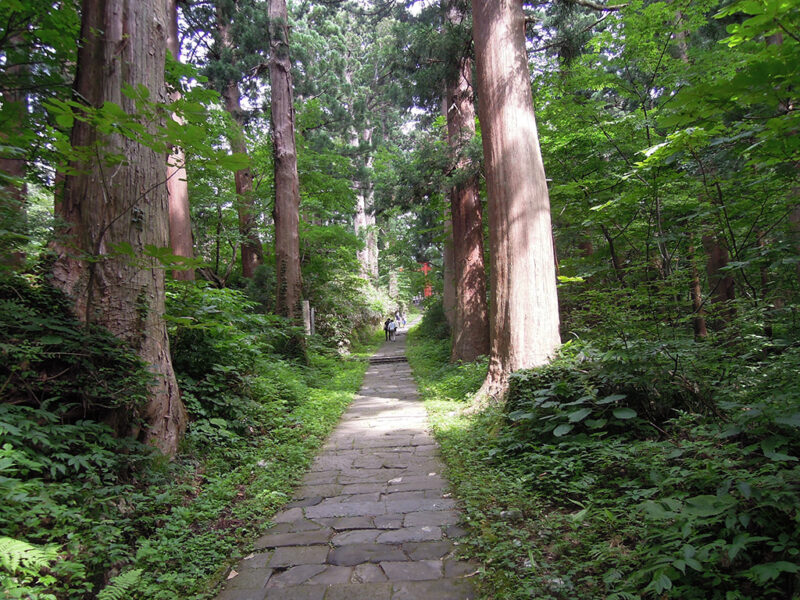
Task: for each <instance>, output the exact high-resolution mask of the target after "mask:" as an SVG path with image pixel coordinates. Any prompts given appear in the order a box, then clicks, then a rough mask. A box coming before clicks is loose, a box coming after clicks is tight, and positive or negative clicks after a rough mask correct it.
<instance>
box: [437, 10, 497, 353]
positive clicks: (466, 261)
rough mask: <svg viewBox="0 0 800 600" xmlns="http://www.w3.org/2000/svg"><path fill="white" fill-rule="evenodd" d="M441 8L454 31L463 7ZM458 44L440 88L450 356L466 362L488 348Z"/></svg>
mask: <svg viewBox="0 0 800 600" xmlns="http://www.w3.org/2000/svg"><path fill="white" fill-rule="evenodd" d="M446 10H447V15H446V16H447V22H448V25H449V26H450V28H451V30H452V31H453V32H458V31H459V29H460V28H461V26H462V23H463V21H464V17H465V13H466V7H465V6H464V5H463V0H449V1H448V2H447V8H446ZM461 48H462V52H461V53H460V54H458V55H456V57H455V58H456V64H455V65H454V67H455V68H454V69H453V70H452V71H451V72H450V74H449V75H450V76H449V77H448V79H447V85H446V90H445V107H446V115H445V116H446V117H447V141H448V144H449V146H450V150H451V152H452V153H453V155H454V157H455V160H456V164H455V166H456V167H457V168H458V169H459V172H458V174H457V176H456V184H455V186H454V187H453V189H452V190H450V194H449V195H450V218H451V220H452V239H453V264H454V271H455V273H454V275H455V287H456V309H455V312H454V323H453V327H452V331H453V345H452V352H451V356H450V358H451V360H453V361H458V360H463V361H466V362H469V361H472V360H475V359H476V358H477V357H478V356H481V355H486V354H489V308H488V306H487V305H486V271H485V266H484V261H483V210H482V207H481V198H480V194H479V191H478V175H477V173H470V172H469V170H470V167H471V165H470V160H469V158H468V157H467V156H466V154H465V151H464V148H465V146H466V145H467V144H468V143H469V142H470V140H471V139H472V137H473V136H474V135H475V105H474V103H473V97H474V95H473V88H472V59H471V58H470V56H469V54H468V53H467V47H466V44H463V38H462V45H461Z"/></svg>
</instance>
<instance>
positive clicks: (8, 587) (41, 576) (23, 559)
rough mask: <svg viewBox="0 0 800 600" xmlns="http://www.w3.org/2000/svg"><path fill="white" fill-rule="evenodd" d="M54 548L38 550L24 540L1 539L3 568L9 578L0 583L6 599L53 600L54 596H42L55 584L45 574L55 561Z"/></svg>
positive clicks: (6, 577) (56, 554)
mask: <svg viewBox="0 0 800 600" xmlns="http://www.w3.org/2000/svg"><path fill="white" fill-rule="evenodd" d="M57 556H58V551H57V549H56V547H55V546H53V545H50V546H35V545H33V544H29V543H27V542H24V541H22V540H16V539H13V538H9V537H2V536H0V567H2V569H3V571H4V572H5V573H6V576H4V577H3V578H2V580H0V592H3V594H4V597H5V598H20V599H21V598H31V599H33V600H39V599H41V600H54V599H55V596H53V595H52V594H48V593H40V590H43V589H46V588H47V586H48V585H50V584H51V583H52V582H53V581H54V579H55V578H54V577H52V575H49V574H47V572H46V570H47V569H48V568H49V567H50V565H51V564H52V563H53V561H55V560H56V558H57Z"/></svg>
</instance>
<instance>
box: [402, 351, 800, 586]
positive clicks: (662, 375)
mask: <svg viewBox="0 0 800 600" xmlns="http://www.w3.org/2000/svg"><path fill="white" fill-rule="evenodd" d="M410 344H411V347H410V351H409V356H410V361H411V364H412V368H413V369H414V372H415V375H416V376H417V377H418V378H419V379H420V380H421V384H422V385H421V387H422V390H423V393H424V395H425V397H426V398H427V402H428V408H429V411H430V412H431V416H432V419H433V421H434V427H435V431H436V434H437V439H439V441H440V442H441V443H442V448H443V452H444V456H445V459H446V462H447V464H448V469H449V473H450V475H451V478H452V479H453V480H454V483H455V487H456V492H457V494H458V495H459V497H460V498H461V499H462V500H463V501H464V502H465V510H466V515H467V518H468V522H469V523H470V525H471V528H470V535H469V537H468V538H467V539H466V540H465V546H466V547H465V549H464V552H465V554H466V555H468V556H471V557H472V558H478V559H480V560H482V562H483V563H484V564H485V565H486V572H485V574H484V579H483V583H482V586H483V588H482V591H483V593H484V594H485V595H486V596H487V597H492V598H498V599H499V598H529V597H531V596H534V597H537V598H553V599H562V598H563V599H566V598H575V597H580V598H619V599H621V598H643V597H657V598H697V599H700V598H710V599H717V598H719V599H726V600H727V599H729V598H763V599H766V598H775V599H777V598H788V597H793V596H794V595H796V594H797V591H798V588H797V585H798V583H797V578H796V573H797V570H798V569H797V564H798V561H799V560H800V558H799V557H800V547H799V546H798V544H797V540H798V539H800V531H798V527H797V523H798V520H797V519H798V514H800V513H799V512H798V511H800V504H799V503H798V501H797V497H798V491H800V468H798V466H797V465H798V460H797V457H798V456H800V431H799V430H798V427H799V426H800V421H798V415H800V412H798V411H799V410H800V395H799V394H798V392H797V390H796V386H795V384H794V383H793V375H788V374H787V372H788V373H792V374H794V373H796V372H797V369H798V366H799V365H798V361H799V360H800V354H798V353H797V351H796V349H795V348H788V349H785V350H782V351H780V352H777V353H774V352H768V353H764V354H755V355H752V354H751V355H749V356H746V357H743V358H739V359H738V361H736V362H733V361H734V358H732V357H731V356H730V355H728V356H726V357H724V359H725V360H727V361H729V363H731V364H729V367H730V370H731V373H729V374H728V376H727V377H725V378H717V379H711V377H719V371H718V370H710V371H709V370H708V369H707V367H708V362H705V363H704V362H703V361H718V360H720V358H721V357H720V356H718V355H716V354H714V353H711V354H710V355H709V356H703V354H704V353H705V352H707V351H708V347H707V346H706V345H702V344H701V345H695V346H694V348H692V347H687V346H683V347H677V348H676V347H674V346H673V347H670V346H668V345H667V346H664V347H663V348H662V349H661V352H662V354H663V356H662V358H661V359H659V358H658V357H657V355H656V354H657V353H655V352H651V353H648V352H647V347H646V346H645V347H642V346H633V347H630V348H628V349H627V350H624V348H617V349H616V350H612V351H610V352H607V353H598V352H596V351H595V350H593V349H592V348H591V346H588V345H586V344H584V345H578V344H574V343H573V344H570V345H568V346H567V347H566V348H565V350H564V352H563V353H562V356H561V357H560V358H559V359H558V360H557V361H555V362H554V363H553V364H552V365H550V366H547V367H542V368H540V369H536V370H531V371H521V372H518V373H516V374H514V376H513V377H512V381H513V383H512V386H511V392H510V394H509V398H508V402H507V404H506V405H505V406H503V407H490V408H488V409H486V410H484V411H483V412H480V413H476V414H471V415H464V414H461V413H460V412H459V411H458V406H459V404H460V402H461V397H462V394H463V392H462V391H460V390H459V391H456V389H457V387H456V386H455V385H454V381H453V380H451V381H450V382H449V383H448V382H447V381H448V378H449V377H450V374H451V372H452V371H451V369H452V368H453V367H452V366H449V365H447V364H446V360H447V357H448V355H447V352H446V349H445V348H444V345H443V344H441V343H440V342H436V341H434V340H427V339H425V338H423V337H421V336H418V335H412V336H411V337H410ZM738 351H739V349H737V352H738ZM695 352H696V354H693V353H695ZM676 355H677V358H678V359H679V360H678V361H677V363H676ZM668 357H669V358H668ZM660 360H665V361H666V360H671V361H672V362H671V364H672V366H673V369H672V371H668V370H667V368H666V366H665V364H663V363H661V362H660ZM437 361H438V365H439V366H438V368H437ZM698 363H699V364H698ZM676 364H677V365H678V366H679V367H680V368H676V367H675V365H676ZM693 364H694V365H697V366H696V367H695V368H694V369H690V368H687V367H685V366H681V365H693ZM461 368H462V369H463V368H464V367H461ZM690 373H691V374H692V376H693V377H695V379H694V380H693V381H692V380H690V379H689V378H688V376H689V374H690ZM703 374H705V376H703ZM464 379H467V378H462V382H463V381H464ZM712 384H713V385H712ZM479 385H480V379H478V378H475V379H474V380H473V381H472V384H471V389H472V390H475V389H477V387H478V386H479ZM620 390H623V391H624V392H626V393H625V395H623V393H621V392H620ZM700 390H705V391H704V392H702V393H701V394H700V395H699V396H698V393H699V391H700ZM698 398H702V402H698ZM662 402H663V404H664V406H658V405H659V404H661V403H662ZM634 412H636V413H637V414H636V415H634V414H633V413H634Z"/></svg>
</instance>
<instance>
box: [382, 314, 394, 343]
mask: <svg viewBox="0 0 800 600" xmlns="http://www.w3.org/2000/svg"><path fill="white" fill-rule="evenodd" d="M391 322H392V317H389V318H388V319H386V322H384V324H383V332H384V333H385V334H386V341H387V342H388V341H389V337H390V336H389V323H391Z"/></svg>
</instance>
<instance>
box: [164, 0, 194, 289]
mask: <svg viewBox="0 0 800 600" xmlns="http://www.w3.org/2000/svg"><path fill="white" fill-rule="evenodd" d="M167 17H168V18H169V33H168V35H167V50H169V51H170V53H171V54H172V58H174V59H175V60H176V61H179V60H180V57H181V46H180V39H179V37H178V2H177V0H167ZM180 98H181V93H180V92H179V91H178V90H173V91H172V92H170V100H172V101H173V102H175V101H177V100H180ZM172 118H173V119H175V121H176V122H177V123H178V124H179V125H180V124H182V119H181V118H180V117H179V116H177V115H175V114H173V115H172ZM185 161H186V158H185V156H184V153H183V149H182V148H180V147H178V146H175V147H173V149H172V152H171V153H170V155H169V158H168V159H167V195H168V197H169V241H170V246H171V247H172V253H173V254H174V255H175V256H184V257H186V258H192V257H193V256H194V249H193V247H192V221H191V212H190V210H189V184H188V182H187V181H186V166H185ZM172 275H173V277H175V279H181V280H184V281H193V280H194V269H182V270H177V271H173V273H172Z"/></svg>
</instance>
